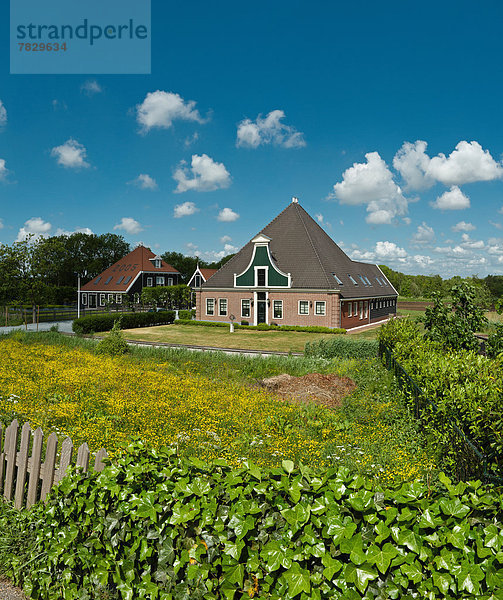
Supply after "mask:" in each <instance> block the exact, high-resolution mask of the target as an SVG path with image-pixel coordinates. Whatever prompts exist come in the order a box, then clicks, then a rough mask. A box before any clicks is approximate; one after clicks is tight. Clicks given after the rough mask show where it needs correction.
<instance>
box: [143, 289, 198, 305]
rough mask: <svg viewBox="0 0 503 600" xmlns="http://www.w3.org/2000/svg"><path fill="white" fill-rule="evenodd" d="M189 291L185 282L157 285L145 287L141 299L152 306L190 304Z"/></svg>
mask: <svg viewBox="0 0 503 600" xmlns="http://www.w3.org/2000/svg"><path fill="white" fill-rule="evenodd" d="M190 298H191V291H190V288H189V287H187V286H186V285H185V284H180V285H158V286H156V287H145V288H143V290H142V293H141V301H142V302H144V303H145V304H152V305H154V306H165V307H166V308H168V309H173V308H183V307H188V306H190V304H191V302H190Z"/></svg>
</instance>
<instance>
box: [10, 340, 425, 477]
mask: <svg viewBox="0 0 503 600" xmlns="http://www.w3.org/2000/svg"><path fill="white" fill-rule="evenodd" d="M171 370H172V369H171V367H170V365H169V364H164V365H163V364H156V365H154V364H152V363H138V362H133V361H132V360H131V359H129V358H127V357H123V358H112V357H107V356H102V355H101V356H97V355H95V354H92V353H91V352H89V351H85V350H81V349H68V348H64V347H61V346H52V345H49V344H40V343H34V344H22V343H20V342H17V341H15V340H13V339H8V340H4V341H2V342H0V417H2V418H5V417H8V416H10V417H11V418H12V417H13V416H16V417H17V418H18V420H19V421H21V422H22V421H24V420H28V421H30V423H31V424H32V427H39V426H40V427H42V429H43V430H44V432H46V433H48V432H49V431H50V430H52V431H56V432H58V433H59V434H61V435H62V436H69V437H71V438H72V440H73V442H74V445H75V446H78V445H80V444H81V443H83V442H87V443H88V444H89V446H90V448H91V450H93V451H96V450H97V449H98V448H100V447H104V448H106V449H107V451H108V452H109V453H110V454H112V455H113V454H114V453H115V452H117V450H118V449H119V448H120V447H121V446H122V445H124V444H125V443H127V442H128V440H129V439H130V438H131V436H135V435H139V436H140V437H141V438H142V439H143V440H144V441H146V442H147V443H149V444H151V445H153V446H154V447H161V446H163V445H174V446H176V447H177V448H178V450H179V452H180V453H181V454H185V455H187V454H188V455H196V456H198V457H199V458H201V459H204V460H211V459H214V458H224V459H226V460H227V461H229V462H230V463H231V464H235V465H237V464H240V463H242V462H243V461H244V460H248V459H249V460H251V461H253V462H254V463H256V464H258V465H260V466H261V465H263V466H265V465H276V464H281V461H282V460H284V459H287V458H288V459H291V460H295V461H300V462H303V463H304V464H308V465H312V466H324V465H329V464H330V465H331V464H334V463H337V462H339V459H342V458H343V457H339V458H336V457H335V456H334V453H333V450H329V448H330V449H333V448H334V447H336V446H339V447H341V448H348V447H350V448H355V447H358V440H359V439H362V440H363V438H366V437H368V436H386V426H385V425H383V424H381V423H380V422H379V421H377V423H376V425H375V427H360V429H356V430H354V431H352V432H348V431H341V430H340V427H338V426H337V425H338V422H337V419H334V417H333V414H331V415H330V417H331V418H327V420H326V421H325V422H322V423H321V425H320V426H319V428H318V430H317V431H314V432H313V428H312V427H311V428H308V427H305V424H304V423H303V422H302V419H301V418H299V415H300V408H299V406H298V405H295V404H290V403H287V402H284V401H281V400H279V399H277V398H275V397H274V396H272V395H271V394H268V393H266V392H265V391H263V390H259V389H251V388H249V387H246V386H243V385H239V384H234V383H228V382H227V383H225V384H224V383H222V382H221V381H217V380H210V379H208V378H207V377H203V376H201V375H197V374H194V373H193V372H191V371H192V369H191V365H190V363H186V368H185V369H184V372H183V373H178V374H173V373H172V372H171ZM194 370H195V369H194ZM388 433H389V432H388ZM389 442H390V440H388V443H389ZM342 453H343V452H342ZM392 454H394V455H395V457H396V459H393V460H394V462H392V463H391V464H389V461H388V463H387V464H385V465H384V466H381V467H379V466H378V465H377V466H376V465H375V462H374V458H373V457H372V456H363V457H361V461H360V462H361V466H362V467H363V468H364V467H365V466H366V464H365V463H366V461H368V467H369V469H370V471H375V472H376V474H377V476H378V477H379V478H380V479H382V480H383V481H391V480H396V479H399V480H407V479H414V478H416V477H418V476H420V475H421V474H422V473H423V472H424V470H425V465H426V461H425V460H423V459H422V458H421V457H417V456H410V455H408V454H407V453H400V448H396V453H395V452H392ZM362 461H363V462H362ZM371 465H373V467H375V468H373V467H371Z"/></svg>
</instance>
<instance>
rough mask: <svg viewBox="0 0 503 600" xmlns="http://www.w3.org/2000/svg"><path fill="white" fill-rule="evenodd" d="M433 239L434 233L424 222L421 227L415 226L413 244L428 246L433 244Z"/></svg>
mask: <svg viewBox="0 0 503 600" xmlns="http://www.w3.org/2000/svg"><path fill="white" fill-rule="evenodd" d="M434 239H435V232H434V231H433V227H430V226H429V225H427V224H426V223H425V222H424V221H423V222H422V224H421V225H418V226H417V231H416V233H415V234H414V235H413V236H412V240H413V242H415V243H416V244H428V243H431V242H433V241H434Z"/></svg>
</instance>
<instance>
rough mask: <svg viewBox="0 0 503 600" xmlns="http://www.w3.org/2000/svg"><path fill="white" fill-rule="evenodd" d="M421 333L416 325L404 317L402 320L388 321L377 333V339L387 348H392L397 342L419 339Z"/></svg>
mask: <svg viewBox="0 0 503 600" xmlns="http://www.w3.org/2000/svg"><path fill="white" fill-rule="evenodd" d="M421 337H422V336H421V333H420V331H419V327H418V326H417V323H416V322H415V321H413V320H412V319H410V318H409V317H406V318H404V319H390V320H389V321H387V322H386V323H384V324H383V325H381V327H380V328H379V330H378V332H377V339H378V340H379V342H382V343H383V344H385V345H386V346H388V348H394V347H395V345H396V344H397V342H401V341H404V340H409V339H417V340H419V339H420V338H421Z"/></svg>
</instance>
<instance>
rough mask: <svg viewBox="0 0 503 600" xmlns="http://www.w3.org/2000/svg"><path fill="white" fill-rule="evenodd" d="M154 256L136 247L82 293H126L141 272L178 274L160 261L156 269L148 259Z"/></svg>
mask: <svg viewBox="0 0 503 600" xmlns="http://www.w3.org/2000/svg"><path fill="white" fill-rule="evenodd" d="M152 258H156V255H155V254H154V253H153V252H152V251H151V250H150V248H146V247H145V246H137V247H136V248H135V249H134V250H133V251H132V252H130V253H129V254H127V255H126V256H124V258H121V259H120V260H118V261H117V262H116V263H115V264H113V265H112V266H111V267H108V269H106V270H105V271H103V273H101V275H98V277H95V278H94V279H92V280H91V281H90V282H89V283H86V284H85V285H84V286H82V291H83V292H127V291H128V289H129V288H130V287H131V286H132V285H133V283H134V281H135V279H136V278H137V277H138V275H139V274H140V273H142V272H148V273H153V274H159V275H160V274H162V273H170V274H178V271H177V270H176V269H174V268H173V267H172V266H171V265H168V263H166V262H164V261H163V260H162V261H161V266H160V267H158V268H156V267H155V266H154V264H155V263H154V262H152V261H151V260H150V259H152Z"/></svg>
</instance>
